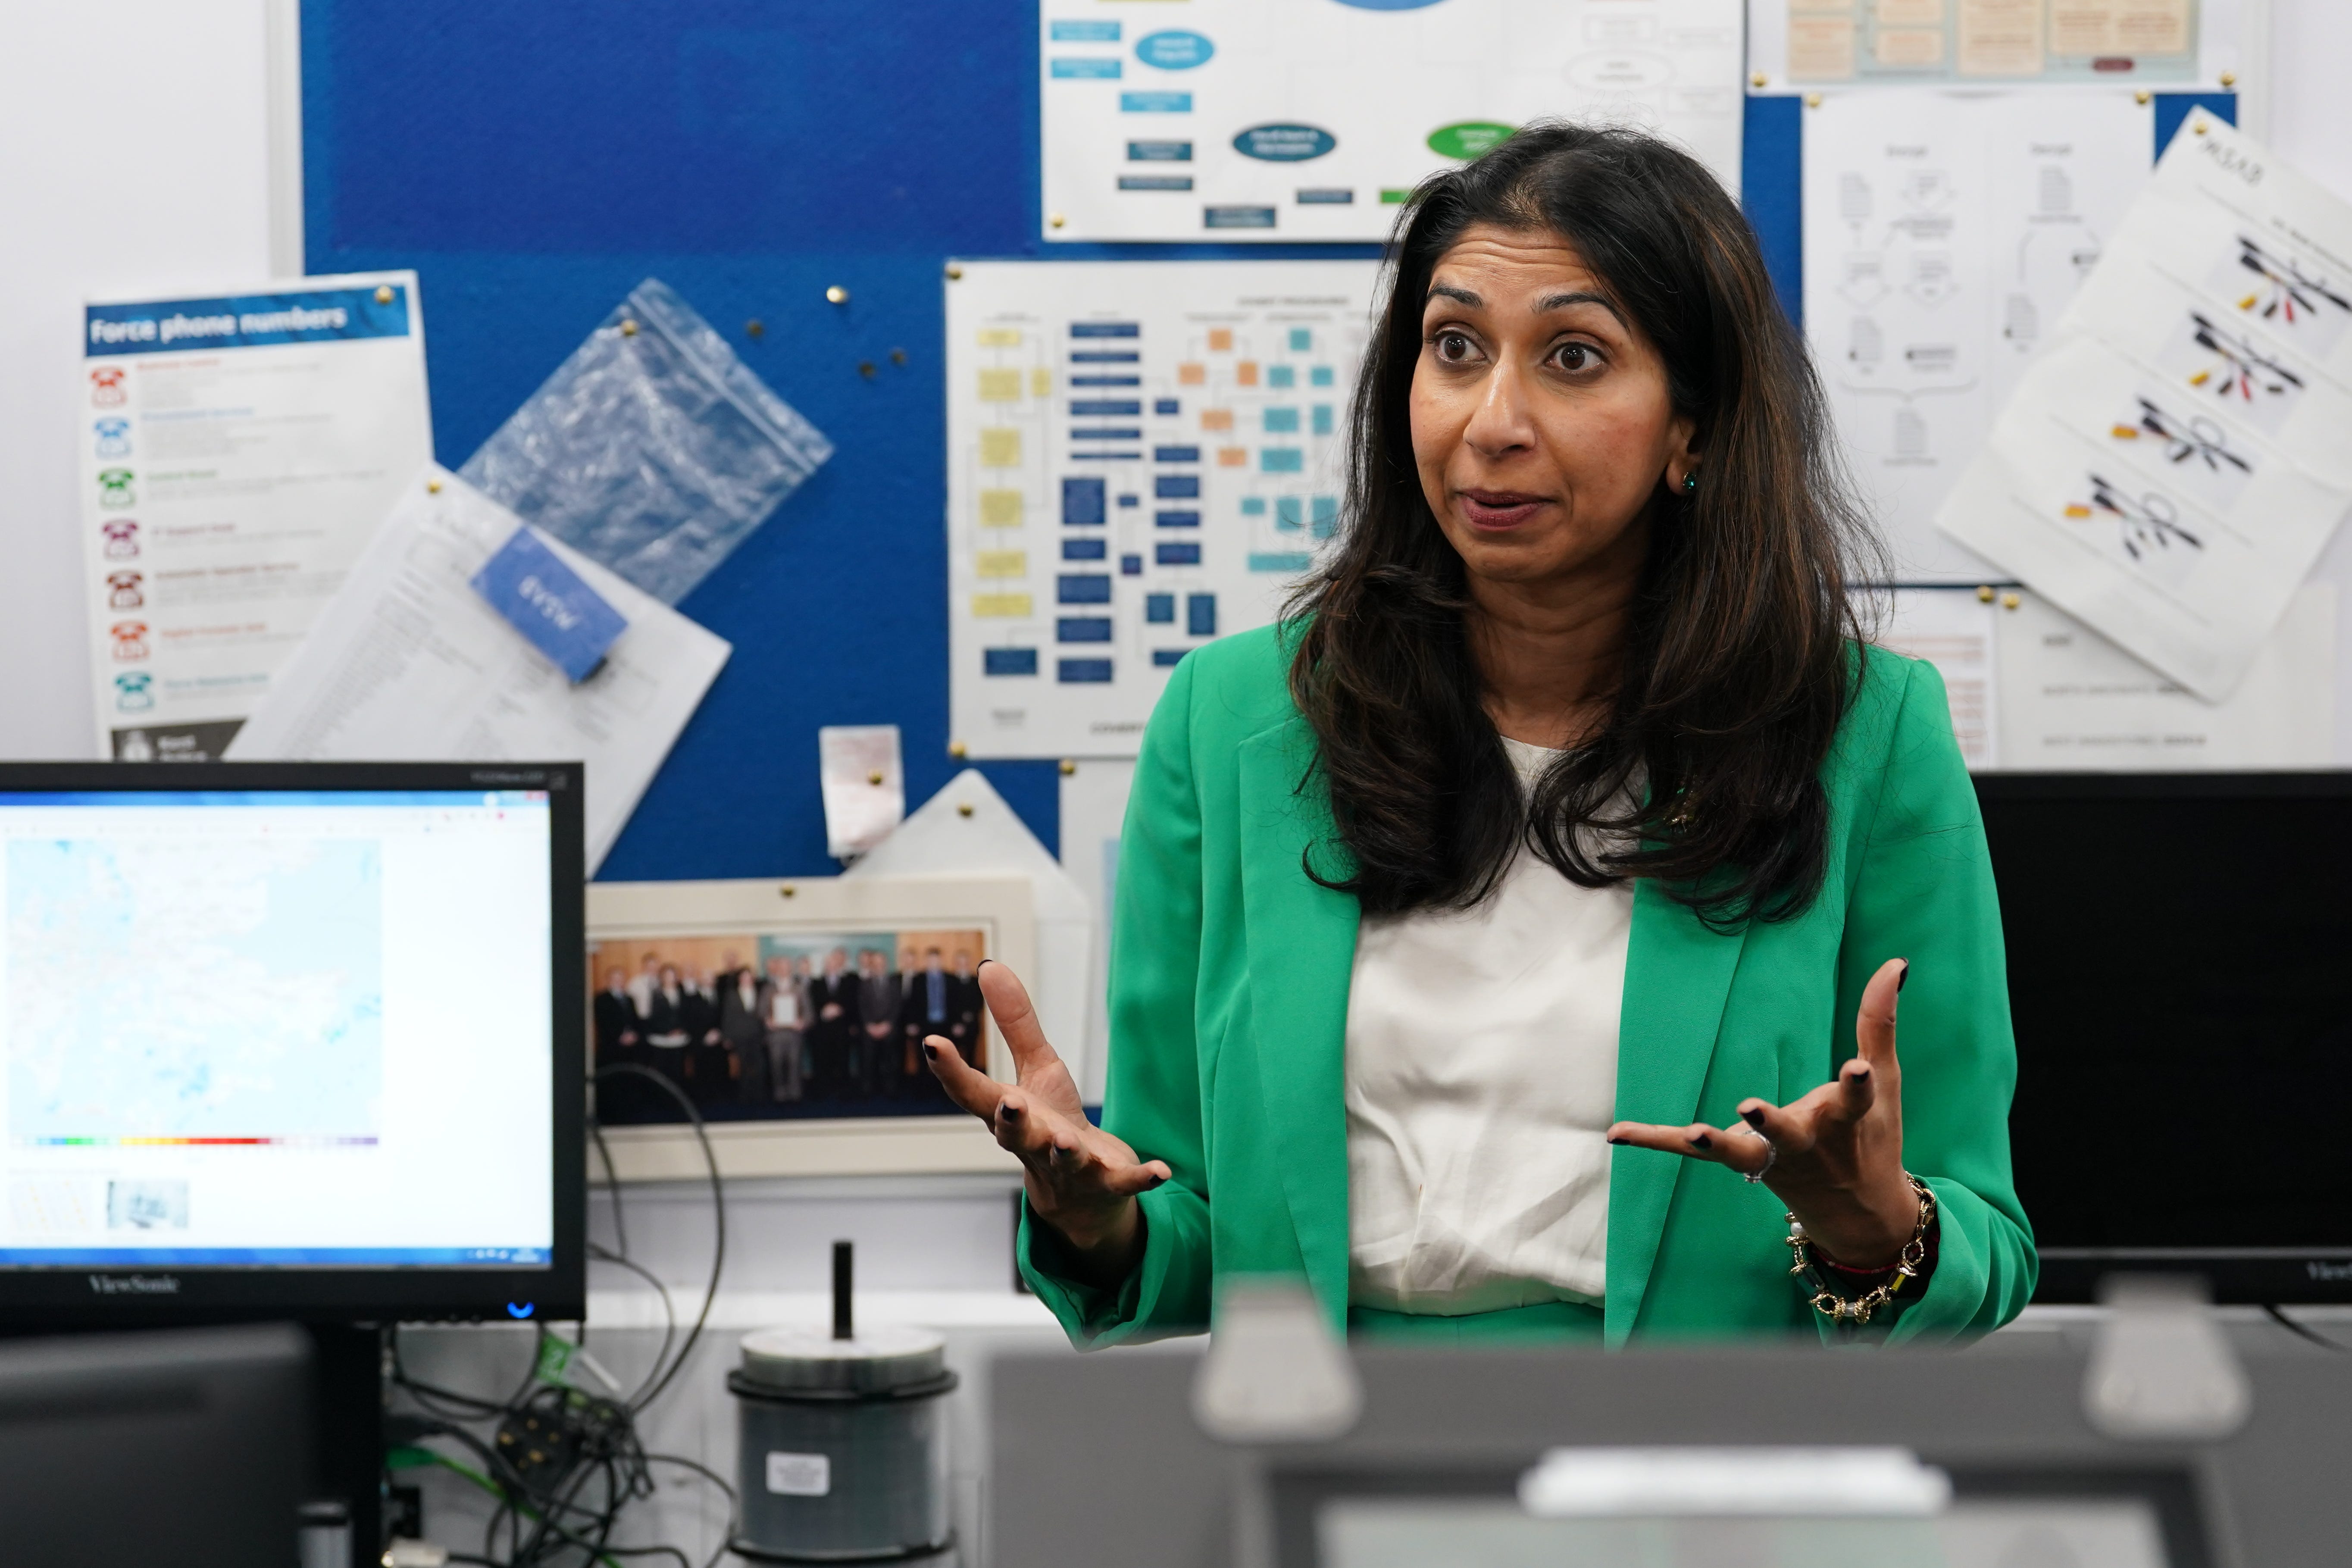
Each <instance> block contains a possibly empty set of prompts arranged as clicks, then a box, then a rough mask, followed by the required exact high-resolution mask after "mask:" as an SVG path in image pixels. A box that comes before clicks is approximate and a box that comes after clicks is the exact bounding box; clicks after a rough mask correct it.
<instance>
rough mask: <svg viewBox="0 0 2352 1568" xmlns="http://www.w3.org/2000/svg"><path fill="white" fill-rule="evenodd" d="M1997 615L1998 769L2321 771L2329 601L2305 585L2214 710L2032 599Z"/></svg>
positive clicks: (2327, 763)
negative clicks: (2227, 695)
mask: <svg viewBox="0 0 2352 1568" xmlns="http://www.w3.org/2000/svg"><path fill="white" fill-rule="evenodd" d="M2019 600H2020V603H2019V605H2018V607H2017V609H2016V610H2015V611H2014V612H2006V613H2004V614H2003V615H2002V616H2001V617H2000V730H2001V765H2002V766H2003V767H2005V768H2010V769H2015V770H2021V771H2029V772H2061V773H2066V772H2096V771H2106V770H2114V771H2117V772H2123V771H2151V772H2162V773H2188V772H2192V771H2200V770H2205V769H2216V770H2259V769H2276V768H2332V767H2334V766H2336V585H2335V584H2332V583H2306V584H2304V586H2303V587H2302V589H2301V590H2299V591H2298V592H2297V593H2296V594H2295V595H2294V599H2293V600H2292V601H2290V602H2289V605H2288V607H2287V613H2286V615H2285V616H2284V618H2283V619H2282V620H2281V621H2280V622H2279V625H2278V628H2277V629H2276V630H2275V631H2273V633H2272V634H2271V635H2270V637H2267V638H2266V639H2264V641H2263V645H2262V647H2261V650H2260V651H2259V652H2257V653H2256V654H2255V656H2254V658H2253V662H2252V664H2251V665H2249V666H2248V667H2247V669H2246V675H2245V679H2242V680H2241V681H2240V682H2239V683H2238V688H2237V689H2236V690H2234V691H2232V692H2231V694H2230V695H2229V697H2228V698H2227V699H2226V700H2223V701H2221V702H2218V703H2216V702H2207V701H2205V700H2202V699H2200V698H2199V697H2197V696H2196V695H2194V694H2193V693H2191V692H2189V691H2187V690H2184V689H2182V688H2181V687H2180V686H2179V685H2178V684H2176V683H2175V682H2173V681H2170V680H2167V679H2165V678H2164V677H2162V676H2160V675H2158V673H2157V672H2156V671H2154V670H2152V669H2150V668H2148V667H2147V666H2146V665H2144V664H2142V663H2140V662H2139V660H2137V659H2136V658H2132V656H2131V655H2129V654H2127V653H2126V652H2125V651H2124V650H2123V649H2121V648H2119V647H2116V645H2115V644H2113V643H2111V642H2109V641H2107V639H2106V638H2105V637H2101V636H2099V634H2098V633H2096V632H2095V631H2093V630H2091V628H2090V627H2088V626H2084V625H2083V624H2082V623H2081V622H2080V621H2077V620H2075V619H2074V618H2073V617H2072V616H2068V615H2067V614H2066V613H2065V612H2064V611H2063V610H2061V609H2059V608H2058V607H2057V606H2055V605H2052V604H2050V603H2049V602H2048V601H2046V600H2044V599H2043V598H2042V596H2041V595H2038V594H2032V593H2025V594H2021V595H2019Z"/></svg>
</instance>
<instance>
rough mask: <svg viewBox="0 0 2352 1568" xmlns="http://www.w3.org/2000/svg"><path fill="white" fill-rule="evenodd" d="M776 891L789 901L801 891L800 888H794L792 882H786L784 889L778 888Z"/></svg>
mask: <svg viewBox="0 0 2352 1568" xmlns="http://www.w3.org/2000/svg"><path fill="white" fill-rule="evenodd" d="M776 891H777V892H778V893H779V894H781V895H782V897H784V898H787V899H789V898H791V897H792V896H793V894H794V893H797V892H799V891H800V889H798V888H795V887H793V885H792V884H791V883H790V882H786V883H785V884H784V885H783V886H782V887H781V888H778V889H776Z"/></svg>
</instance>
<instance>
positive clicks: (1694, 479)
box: [1683, 468, 1698, 495]
mask: <svg viewBox="0 0 2352 1568" xmlns="http://www.w3.org/2000/svg"><path fill="white" fill-rule="evenodd" d="M1697 489H1698V470H1697V469H1696V468H1693V469H1692V470H1691V471H1690V472H1689V473H1687V474H1685V475H1684V476H1683V494H1685V495H1691V494H1694V493H1696V491H1697Z"/></svg>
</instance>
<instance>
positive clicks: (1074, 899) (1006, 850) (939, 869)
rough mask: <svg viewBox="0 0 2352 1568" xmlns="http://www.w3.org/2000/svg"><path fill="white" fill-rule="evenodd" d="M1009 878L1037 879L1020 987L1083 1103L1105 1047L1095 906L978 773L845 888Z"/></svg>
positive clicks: (959, 780)
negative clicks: (1098, 1028) (1094, 1013)
mask: <svg viewBox="0 0 2352 1568" xmlns="http://www.w3.org/2000/svg"><path fill="white" fill-rule="evenodd" d="M1004 874H1013V875H1018V876H1024V877H1026V878H1028V879H1029V882H1030V886H1031V889H1032V890H1033V894H1034V900H1035V907H1036V912H1037V972H1036V973H1034V974H1024V975H1023V976H1021V979H1022V982H1023V984H1025V985H1026V986H1027V987H1028V989H1029V998H1030V1000H1031V1001H1032V1002H1033V1003H1034V1004H1035V1005H1036V1008H1037V1021H1038V1024H1039V1025H1040V1026H1042V1027H1043V1028H1044V1029H1045V1038H1046V1039H1048V1040H1050V1041H1051V1042H1053V1045H1054V1048H1055V1051H1056V1052H1057V1053H1059V1055H1060V1056H1061V1058H1062V1061H1063V1064H1064V1065H1065V1066H1066V1067H1067V1068H1069V1071H1070V1078H1071V1079H1072V1081H1074V1082H1076V1084H1078V1085H1079V1086H1080V1092H1081V1093H1082V1094H1084V1093H1086V1092H1087V1089H1086V1086H1087V1084H1089V1083H1095V1084H1099V1083H1100V1082H1101V1078H1102V1074H1101V1068H1099V1067H1098V1066H1097V1065H1096V1062H1097V1058H1098V1057H1099V1056H1100V1055H1101V1051H1100V1047H1099V1043H1098V1042H1097V1040H1096V1039H1095V1038H1094V1037H1093V1036H1092V1035H1091V1034H1090V1032H1089V1029H1088V1026H1087V985H1088V979H1089V976H1090V975H1092V974H1094V973H1096V970H1095V964H1094V946H1095V942H1096V932H1095V912H1094V906H1093V904H1092V903H1091V902H1090V901H1089V900H1088V899H1087V895H1086V892H1085V890H1084V889H1081V888H1079V886H1078V885H1077V883H1076V881H1074V880H1073V879H1071V877H1070V874H1069V873H1068V872H1067V871H1066V870H1064V869H1063V868H1062V867H1061V865H1060V864H1059V863H1058V862H1057V861H1055V858H1053V856H1051V855H1049V854H1047V853H1046V852H1045V846H1044V845H1043V844H1040V843H1038V842H1037V837H1036V836H1035V835H1034V834H1033V833H1031V832H1030V831H1029V829H1028V828H1027V827H1026V826H1024V825H1023V823H1022V821H1021V818H1020V817H1019V816H1015V815H1014V813H1013V808H1012V807H1011V806H1010V805H1006V804H1005V803H1004V797H1003V795H998V794H997V793H996V791H995V789H994V788H993V787H992V786H991V785H990V784H989V782H988V780H987V779H986V778H985V777H983V776H982V773H981V772H980V770H979V769H977V768H966V769H965V770H964V771H963V772H961V773H958V774H956V776H955V777H953V778H951V779H950V780H949V781H948V783H947V785H946V787H945V788H943V789H941V790H940V793H939V794H937V795H933V796H932V797H931V798H930V799H929V800H928V801H926V802H925V803H924V804H923V806H922V809H920V810H919V811H917V812H916V813H915V814H914V815H913V816H909V817H908V818H907V820H906V821H905V823H903V824H902V825H900V826H899V828H898V831H897V832H895V833H893V834H891V835H890V837H887V838H886V839H884V840H883V841H882V842H881V843H880V844H878V845H877V846H876V847H874V849H873V850H872V851H871V852H869V853H868V854H867V855H866V857H865V858H862V859H860V860H859V861H858V862H857V864H856V866H854V867H852V868H850V869H849V870H847V871H845V872H844V873H843V874H842V879H843V880H844V881H848V880H850V879H853V878H856V879H866V878H883V877H940V876H958V875H965V876H974V875H1004ZM1095 1093H1096V1094H1097V1095H1098V1094H1099V1090H1098V1089H1097V1090H1096V1091H1095ZM1088 1103H1094V1100H1089V1101H1088Z"/></svg>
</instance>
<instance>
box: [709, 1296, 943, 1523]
mask: <svg viewBox="0 0 2352 1568" xmlns="http://www.w3.org/2000/svg"><path fill="white" fill-rule="evenodd" d="M844 1326H845V1325H844ZM742 1355H743V1360H742V1365H741V1366H740V1367H738V1368H737V1369H736V1370H735V1371H734V1372H732V1373H729V1374H728V1377H727V1387H728V1390H729V1392H730V1393H732V1394H734V1395H735V1400H736V1424H737V1436H738V1437H739V1439H740V1446H739V1449H738V1456H737V1459H736V1470H737V1481H738V1486H739V1490H738V1496H740V1499H741V1504H740V1507H741V1513H742V1519H741V1528H740V1533H739V1534H738V1535H737V1537H736V1538H735V1540H734V1542H732V1546H733V1549H734V1551H735V1552H738V1553H739V1554H740V1555H742V1556H744V1557H749V1558H753V1559H756V1560H761V1561H765V1562H778V1563H942V1564H944V1563H949V1562H951V1561H952V1559H951V1557H950V1555H949V1554H950V1552H952V1550H953V1544H954V1542H953V1535H954V1529H953V1524H952V1521H951V1519H950V1512H949V1495H948V1447H947V1423H946V1420H945V1415H946V1412H945V1411H944V1410H943V1409H942V1408H941V1407H940V1400H941V1398H942V1396H944V1395H945V1394H948V1393H949V1391H950V1390H951V1389H953V1388H954V1387H955V1385H956V1374H955V1373H952V1372H950V1371H949V1370H948V1369H947V1364H946V1343H945V1342H944V1341H943V1340H941V1339H940V1336H939V1335H938V1334H935V1333H933V1332H931V1331H929V1330H927V1329H909V1328H877V1329H870V1330H867V1331H865V1332H862V1333H857V1334H856V1335H855V1336H854V1337H851V1338H833V1339H828V1338H826V1337H824V1335H823V1334H821V1333H818V1332H815V1331H808V1330H802V1329H762V1330H761V1331H759V1332H757V1333H752V1334H747V1335H745V1336H744V1339H743V1350H742Z"/></svg>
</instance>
